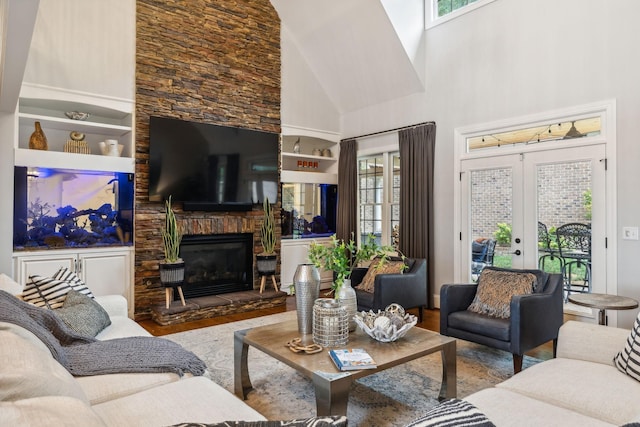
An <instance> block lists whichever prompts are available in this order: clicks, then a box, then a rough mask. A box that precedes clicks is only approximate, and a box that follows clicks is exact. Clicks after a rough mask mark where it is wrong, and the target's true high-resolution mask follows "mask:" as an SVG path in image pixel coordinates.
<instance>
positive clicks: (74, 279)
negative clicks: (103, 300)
mask: <svg viewBox="0 0 640 427" xmlns="http://www.w3.org/2000/svg"><path fill="white" fill-rule="evenodd" d="M53 278H54V279H57V280H63V281H65V282H68V283H69V284H70V285H71V289H73V290H74V291H78V292H80V293H83V294H85V295H86V296H88V297H90V298H93V293H92V292H91V290H90V289H89V288H87V285H85V283H84V282H83V281H82V280H81V279H80V278H79V277H78V275H77V274H76V273H74V272H73V271H71V270H69V269H68V268H67V267H62V268H60V270H58V271H57V272H56V274H54V275H53Z"/></svg>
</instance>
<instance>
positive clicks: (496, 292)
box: [468, 268, 537, 319]
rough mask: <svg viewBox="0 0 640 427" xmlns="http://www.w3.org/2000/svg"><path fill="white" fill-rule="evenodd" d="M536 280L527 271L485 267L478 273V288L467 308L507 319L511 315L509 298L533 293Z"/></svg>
mask: <svg viewBox="0 0 640 427" xmlns="http://www.w3.org/2000/svg"><path fill="white" fill-rule="evenodd" d="M536 282H537V279H536V276H535V275H533V274H531V273H528V272H516V271H504V270H497V269H493V268H485V269H483V270H482V273H480V279H479V280H478V290H477V292H476V295H475V297H474V299H473V301H472V302H471V305H469V308H468V310H469V311H472V312H474V313H480V314H486V315H488V316H494V317H499V318H502V319H508V318H509V317H510V315H511V310H510V304H511V298H512V297H513V296H514V295H526V294H531V293H533V290H534V289H535V287H536Z"/></svg>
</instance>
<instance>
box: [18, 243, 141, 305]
mask: <svg viewBox="0 0 640 427" xmlns="http://www.w3.org/2000/svg"><path fill="white" fill-rule="evenodd" d="M132 260H133V256H132V250H131V249H128V248H127V249H97V250H91V249H86V250H83V251H81V252H79V251H69V250H62V251H41V252H39V253H29V254H26V253H14V276H15V280H16V281H17V282H18V283H21V284H22V285H24V284H26V283H27V281H28V280H29V276H31V275H36V274H37V275H40V276H49V277H50V276H52V275H53V274H55V273H56V272H57V271H58V270H59V269H60V268H61V267H67V268H68V269H70V270H71V271H74V272H75V273H76V274H77V275H78V276H79V277H80V278H81V279H82V280H83V281H84V282H85V284H86V285H87V287H88V288H89V289H91V292H92V293H93V294H94V295H96V296H101V295H122V296H124V297H125V298H126V299H127V301H128V307H129V313H130V315H132V314H133V277H132V273H133V267H132V265H131V264H132Z"/></svg>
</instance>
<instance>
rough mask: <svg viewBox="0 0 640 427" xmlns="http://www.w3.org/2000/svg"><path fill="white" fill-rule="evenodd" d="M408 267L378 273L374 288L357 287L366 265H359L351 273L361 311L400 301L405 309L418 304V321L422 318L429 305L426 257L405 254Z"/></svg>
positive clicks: (381, 308) (377, 308)
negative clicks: (394, 272) (410, 256)
mask: <svg viewBox="0 0 640 427" xmlns="http://www.w3.org/2000/svg"><path fill="white" fill-rule="evenodd" d="M405 262H406V263H407V265H408V269H407V270H405V271H404V272H403V273H402V274H397V273H396V274H378V275H376V277H375V281H374V291H373V292H367V291H364V290H362V289H358V285H359V284H360V282H362V279H363V278H364V276H365V274H366V273H367V269H366V268H357V269H355V270H354V271H353V273H351V285H352V286H353V287H354V289H355V290H356V298H357V300H358V311H363V310H364V311H369V310H373V311H378V310H384V309H385V308H386V307H387V306H388V305H389V304H391V303H394V302H395V303H397V304H400V305H401V306H402V307H404V308H405V309H409V308H416V307H417V308H418V321H420V322H422V312H423V308H424V306H426V305H427V261H426V260H425V259H414V258H406V260H405Z"/></svg>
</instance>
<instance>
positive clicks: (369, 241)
mask: <svg viewBox="0 0 640 427" xmlns="http://www.w3.org/2000/svg"><path fill="white" fill-rule="evenodd" d="M395 252H396V249H395V248H393V247H392V246H379V245H378V244H377V243H376V240H375V236H374V235H373V234H369V235H368V236H367V237H366V238H365V240H364V241H363V242H362V244H361V245H360V246H359V247H358V246H356V242H355V241H354V240H353V237H352V238H351V239H350V240H349V241H348V242H345V241H344V240H341V239H337V238H336V236H335V235H333V236H331V241H330V243H329V245H323V244H320V243H316V242H312V243H311V245H310V246H309V261H311V263H312V264H313V265H315V266H316V267H317V268H322V269H324V270H329V271H333V273H334V280H333V283H332V285H331V289H332V290H333V291H334V292H335V296H336V298H337V297H338V295H339V293H340V288H341V287H342V285H343V284H344V283H345V280H351V273H352V272H353V269H354V268H356V267H357V266H358V265H360V264H361V263H362V262H366V261H370V260H371V259H372V258H374V257H380V262H379V263H378V266H381V265H384V263H385V262H386V260H387V259H388V256H389V253H395Z"/></svg>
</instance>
